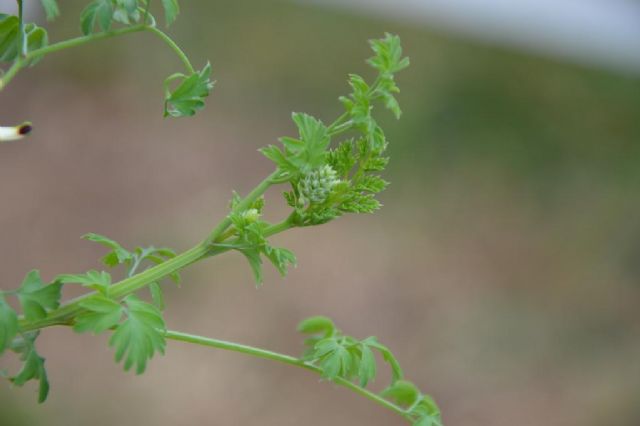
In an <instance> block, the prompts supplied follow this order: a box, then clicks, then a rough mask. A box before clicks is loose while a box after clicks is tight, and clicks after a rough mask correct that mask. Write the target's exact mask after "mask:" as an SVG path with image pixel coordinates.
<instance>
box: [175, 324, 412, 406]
mask: <svg viewBox="0 0 640 426" xmlns="http://www.w3.org/2000/svg"><path fill="white" fill-rule="evenodd" d="M165 337H166V338H167V339H171V340H177V341H180V342H186V343H192V344H196V345H201V346H209V347H212V348H217V349H223V350H227V351H233V352H239V353H243V354H245V355H250V356H254V357H258V358H264V359H269V360H272V361H277V362H280V363H283V364H288V365H293V366H295V367H300V368H304V369H306V370H309V371H313V372H314V373H317V374H320V375H322V369H321V368H319V367H316V366H315V365H313V364H310V363H308V362H305V361H303V360H301V359H298V358H294V357H292V356H290V355H285V354H281V353H278V352H273V351H269V350H266V349H260V348H256V347H253V346H248V345H241V344H239V343H233V342H228V341H225V340H218V339H212V338H209V337H202V336H196V335H193V334H187V333H180V332H178V331H171V330H167V332H166V334H165ZM333 382H334V383H335V384H337V385H340V386H343V387H345V388H347V389H349V390H350V391H353V392H355V393H357V394H359V395H361V396H364V397H365V398H367V399H369V400H371V401H373V402H375V403H376V404H378V405H381V406H382V407H384V408H387V409H389V410H391V411H393V412H394V413H396V414H399V415H400V416H402V417H403V418H405V419H410V416H409V413H407V411H405V410H404V409H403V408H402V407H399V406H397V405H395V404H393V403H391V402H389V401H387V400H386V399H384V398H382V397H381V396H379V395H377V394H375V393H373V392H371V391H369V390H367V389H365V388H363V387H360V386H358V385H356V384H354V383H352V382H350V381H348V380H346V379H343V378H341V377H336V378H335V379H333Z"/></svg>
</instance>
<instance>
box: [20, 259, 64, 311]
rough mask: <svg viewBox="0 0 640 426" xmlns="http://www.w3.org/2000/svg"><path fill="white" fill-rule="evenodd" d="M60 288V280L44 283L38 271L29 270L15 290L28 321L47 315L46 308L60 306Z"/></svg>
mask: <svg viewBox="0 0 640 426" xmlns="http://www.w3.org/2000/svg"><path fill="white" fill-rule="evenodd" d="M61 289H62V283H61V282H59V281H56V282H53V283H51V284H49V285H44V283H43V282H42V279H41V278H40V272H38V271H37V270H33V271H31V272H29V273H28V274H27V275H26V276H25V278H24V280H23V281H22V285H21V286H20V288H19V289H18V291H17V295H18V300H19V301H20V304H21V305H22V311H23V313H24V316H25V318H26V319H27V320H29V321H35V320H38V319H42V318H44V317H46V316H47V309H56V308H57V307H58V306H60V296H61V294H60V291H61Z"/></svg>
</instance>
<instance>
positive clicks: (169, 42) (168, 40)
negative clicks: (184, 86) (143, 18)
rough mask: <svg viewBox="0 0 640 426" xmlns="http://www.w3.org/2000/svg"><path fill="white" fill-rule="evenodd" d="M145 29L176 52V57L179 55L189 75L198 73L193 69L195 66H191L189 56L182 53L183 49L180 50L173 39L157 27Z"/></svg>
mask: <svg viewBox="0 0 640 426" xmlns="http://www.w3.org/2000/svg"><path fill="white" fill-rule="evenodd" d="M145 29H146V30H147V31H149V32H151V33H152V34H155V35H156V36H157V37H159V38H160V39H161V40H162V41H164V43H165V44H166V45H167V46H169V47H170V48H171V50H173V51H174V52H175V54H176V55H178V57H179V58H180V60H181V61H182V63H183V64H184V66H185V68H186V69H187V70H188V71H189V74H193V73H194V72H196V70H195V69H194V68H193V65H191V62H189V58H188V57H187V55H186V54H185V53H184V52H183V51H182V49H180V46H178V45H177V44H176V42H175V41H173V40H172V39H171V37H169V36H168V35H166V34H165V33H163V32H162V31H160V30H159V29H158V28H156V27H149V26H145Z"/></svg>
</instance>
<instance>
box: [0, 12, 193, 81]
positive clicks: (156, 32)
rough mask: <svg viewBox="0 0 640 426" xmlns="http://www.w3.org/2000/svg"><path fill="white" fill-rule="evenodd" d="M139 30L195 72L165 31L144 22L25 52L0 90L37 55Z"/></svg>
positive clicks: (4, 77)
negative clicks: (152, 37) (149, 35)
mask: <svg viewBox="0 0 640 426" xmlns="http://www.w3.org/2000/svg"><path fill="white" fill-rule="evenodd" d="M141 31H149V32H150V33H152V34H154V35H156V36H157V37H158V38H160V39H161V40H162V41H163V42H164V43H165V44H166V45H167V46H169V47H170V48H171V50H173V51H174V52H175V54H176V55H177V56H178V57H179V58H180V60H181V61H182V63H183V64H184V66H185V68H186V69H187V71H188V72H189V73H190V74H193V73H194V72H195V70H194V68H193V66H192V65H191V62H189V58H187V55H185V53H184V52H183V51H182V49H180V47H178V45H177V44H176V43H175V42H174V41H173V40H172V39H171V38H170V37H169V36H168V35H166V34H165V33H163V32H162V31H160V30H159V29H157V28H156V27H153V26H150V25H147V24H146V23H143V24H140V25H133V26H130V27H125V28H119V29H117V30H112V31H103V32H100V33H95V34H89V35H85V36H80V37H75V38H71V39H69V40H64V41H60V42H58V43H53V44H50V45H48V46H44V47H41V48H39V49H34V50H32V51H30V52H26V54H24V55H21V56H20V57H18V58H17V59H16V60H15V62H14V63H13V64H12V65H11V67H10V68H9V69H8V70H7V72H6V73H5V74H4V75H3V76H2V78H0V90H2V89H3V88H4V87H5V86H6V85H7V84H9V82H11V80H13V78H14V77H15V76H16V74H17V73H18V72H19V71H20V70H21V69H22V68H24V67H25V66H26V65H27V64H28V63H29V61H30V60H32V59H34V58H37V57H39V56H44V55H47V54H49V53H54V52H59V51H61V50H65V49H70V48H72V47H77V46H82V45H84V44H87V43H90V42H93V41H97V40H103V39H108V38H113V37H119V36H122V35H125V34H130V33H135V32H141Z"/></svg>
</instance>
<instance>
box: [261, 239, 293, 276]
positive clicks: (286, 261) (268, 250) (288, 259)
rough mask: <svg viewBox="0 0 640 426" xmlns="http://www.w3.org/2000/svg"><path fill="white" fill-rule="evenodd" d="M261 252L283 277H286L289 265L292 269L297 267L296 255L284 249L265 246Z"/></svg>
mask: <svg viewBox="0 0 640 426" xmlns="http://www.w3.org/2000/svg"><path fill="white" fill-rule="evenodd" d="M263 252H264V254H265V255H266V256H267V259H269V260H270V261H271V263H273V266H275V267H276V269H277V270H278V272H280V275H282V276H283V277H284V276H286V275H287V271H288V269H289V266H290V265H291V266H294V267H295V266H296V265H297V260H296V255H295V254H293V252H292V251H290V250H287V249H285V248H276V247H271V246H270V245H266V246H265V248H264V251H263Z"/></svg>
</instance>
